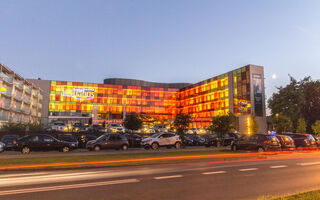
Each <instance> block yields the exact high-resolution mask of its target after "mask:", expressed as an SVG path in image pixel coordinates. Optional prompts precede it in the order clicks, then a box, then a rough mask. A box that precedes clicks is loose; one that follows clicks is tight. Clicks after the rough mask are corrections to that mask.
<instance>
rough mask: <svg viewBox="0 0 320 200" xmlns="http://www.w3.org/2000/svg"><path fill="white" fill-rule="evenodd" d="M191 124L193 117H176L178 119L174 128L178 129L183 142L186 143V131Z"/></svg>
mask: <svg viewBox="0 0 320 200" xmlns="http://www.w3.org/2000/svg"><path fill="white" fill-rule="evenodd" d="M190 123H191V116H190V115H186V114H183V113H180V114H178V115H176V118H175V119H174V122H173V126H174V127H175V128H176V130H177V134H178V135H179V136H180V138H181V140H182V141H184V130H185V129H187V128H188V127H189V124H190Z"/></svg>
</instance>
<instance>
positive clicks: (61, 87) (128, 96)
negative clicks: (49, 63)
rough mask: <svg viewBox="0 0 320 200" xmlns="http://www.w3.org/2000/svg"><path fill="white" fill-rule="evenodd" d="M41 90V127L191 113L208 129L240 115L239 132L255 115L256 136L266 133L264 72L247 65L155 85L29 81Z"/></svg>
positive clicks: (195, 122) (114, 81) (120, 81)
mask: <svg viewBox="0 0 320 200" xmlns="http://www.w3.org/2000/svg"><path fill="white" fill-rule="evenodd" d="M28 81H29V82H32V83H33V84H35V85H37V86H39V87H41V89H42V90H43V91H44V96H45V99H44V101H43V109H42V115H43V119H46V122H45V123H50V122H52V121H55V120H63V121H66V122H67V123H73V122H79V121H80V122H84V123H86V122H88V120H89V118H91V117H92V118H93V120H94V122H97V123H101V122H103V121H106V122H118V123H121V122H122V119H123V115H124V113H125V114H130V113H136V114H140V115H145V116H150V117H153V118H155V119H159V120H160V121H165V122H167V123H170V122H172V120H173V119H174V117H175V115H176V114H177V113H185V114H189V115H190V116H191V117H192V121H193V123H192V124H191V126H192V127H197V128H199V127H209V126H210V125H211V121H212V117H214V116H219V115H226V114H228V113H229V112H232V113H234V114H235V115H236V116H239V119H240V132H244V131H245V130H248V128H247V127H246V126H248V123H250V121H249V118H248V116H250V115H255V116H256V120H257V121H258V123H259V132H265V130H266V117H265V116H266V113H265V93H264V72H263V67H262V66H256V65H247V66H244V67H241V68H238V69H235V70H233V71H230V72H227V73H225V74H222V75H219V76H215V77H212V78H210V79H207V80H204V81H201V82H198V83H195V84H190V83H154V82H147V81H141V80H133V79H117V78H112V79H105V80H104V83H84V82H70V81H54V80H36V79H29V80H28Z"/></svg>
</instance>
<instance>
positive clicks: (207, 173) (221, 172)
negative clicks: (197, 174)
mask: <svg viewBox="0 0 320 200" xmlns="http://www.w3.org/2000/svg"><path fill="white" fill-rule="evenodd" d="M225 173H227V172H226V171H215V172H203V173H202V174H203V175H211V174H225Z"/></svg>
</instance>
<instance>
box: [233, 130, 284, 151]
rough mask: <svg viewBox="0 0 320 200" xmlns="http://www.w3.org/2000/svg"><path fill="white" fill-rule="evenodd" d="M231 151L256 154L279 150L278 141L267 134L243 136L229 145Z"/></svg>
mask: <svg viewBox="0 0 320 200" xmlns="http://www.w3.org/2000/svg"><path fill="white" fill-rule="evenodd" d="M231 150H233V151H237V150H256V151H258V152H264V151H270V150H281V145H280V142H279V140H278V139H277V138H276V137H275V136H271V135H267V134H254V135H249V136H248V135H243V136H241V137H240V138H239V139H237V140H235V141H234V142H232V144H231Z"/></svg>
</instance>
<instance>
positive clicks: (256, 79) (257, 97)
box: [252, 74, 263, 116]
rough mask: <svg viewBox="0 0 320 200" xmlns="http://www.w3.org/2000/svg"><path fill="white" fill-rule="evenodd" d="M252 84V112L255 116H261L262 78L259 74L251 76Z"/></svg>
mask: <svg viewBox="0 0 320 200" xmlns="http://www.w3.org/2000/svg"><path fill="white" fill-rule="evenodd" d="M252 84H253V97H254V110H255V115H256V116H263V108H262V101H263V99H262V92H263V89H262V77H261V75H260V74H253V76H252Z"/></svg>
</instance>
